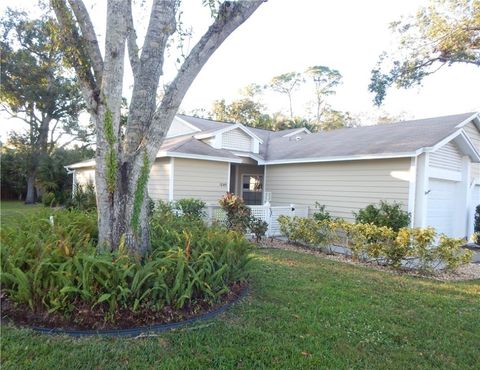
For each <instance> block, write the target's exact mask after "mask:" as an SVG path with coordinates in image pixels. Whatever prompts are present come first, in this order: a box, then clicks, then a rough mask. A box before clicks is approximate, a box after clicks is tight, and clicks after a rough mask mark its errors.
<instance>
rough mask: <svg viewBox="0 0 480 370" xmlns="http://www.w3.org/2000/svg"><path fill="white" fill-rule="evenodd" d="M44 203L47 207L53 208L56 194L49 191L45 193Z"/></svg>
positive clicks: (43, 196)
mask: <svg viewBox="0 0 480 370" xmlns="http://www.w3.org/2000/svg"><path fill="white" fill-rule="evenodd" d="M42 203H43V205H44V206H45V207H53V206H54V205H55V194H54V193H52V192H49V191H47V192H46V193H43V195H42Z"/></svg>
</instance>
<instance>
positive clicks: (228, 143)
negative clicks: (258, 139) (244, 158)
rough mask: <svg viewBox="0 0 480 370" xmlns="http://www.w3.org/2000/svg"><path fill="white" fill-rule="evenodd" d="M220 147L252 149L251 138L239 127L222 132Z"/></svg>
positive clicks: (242, 149)
mask: <svg viewBox="0 0 480 370" xmlns="http://www.w3.org/2000/svg"><path fill="white" fill-rule="evenodd" d="M222 148H226V149H233V150H240V151H243V152H251V151H252V138H251V137H250V136H249V135H247V134H246V133H245V132H243V131H242V130H240V129H238V128H237V129H235V130H230V131H227V132H225V133H223V134H222Z"/></svg>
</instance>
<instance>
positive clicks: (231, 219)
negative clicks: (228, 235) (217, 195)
mask: <svg viewBox="0 0 480 370" xmlns="http://www.w3.org/2000/svg"><path fill="white" fill-rule="evenodd" d="M219 204H220V206H221V207H222V209H223V210H224V211H225V213H226V214H227V221H226V226H227V227H228V228H229V229H232V230H235V231H238V232H240V233H242V234H245V233H246V232H247V230H248V229H249V226H250V220H251V216H252V212H251V210H250V208H248V207H247V206H246V205H245V202H244V201H243V199H242V198H241V197H238V196H236V195H234V194H232V193H226V194H225V195H224V196H223V197H222V198H221V199H220V201H219Z"/></svg>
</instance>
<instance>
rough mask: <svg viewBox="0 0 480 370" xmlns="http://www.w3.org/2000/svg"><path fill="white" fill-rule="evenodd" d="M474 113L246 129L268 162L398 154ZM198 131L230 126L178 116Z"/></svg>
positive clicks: (429, 143) (441, 134) (422, 144)
mask: <svg viewBox="0 0 480 370" xmlns="http://www.w3.org/2000/svg"><path fill="white" fill-rule="evenodd" d="M474 114H475V113H474V112H472V113H463V114H456V115H451V116H444V117H435V118H427V119H418V120H412V121H405V122H398V123H391V124H382V125H375V126H363V127H358V128H346V129H339V130H333V131H328V132H319V133H315V134H310V135H302V137H301V140H298V141H296V140H295V137H283V136H284V135H286V134H288V133H291V132H293V131H295V130H298V129H289V130H283V131H277V132H274V131H268V130H263V129H258V128H250V127H249V128H248V129H249V130H251V131H252V132H253V133H254V134H255V135H257V136H259V137H260V138H261V139H262V140H263V142H264V143H263V144H261V145H260V155H259V156H260V157H261V158H263V159H265V160H268V161H275V160H284V159H300V158H305V159H307V158H320V157H348V156H356V155H381V154H391V155H399V154H405V153H413V152H415V151H416V150H418V149H421V148H425V147H431V146H433V145H435V144H437V143H438V142H440V141H441V140H443V139H444V138H446V137H447V136H449V135H450V134H452V133H453V132H455V131H456V130H457V128H456V126H457V125H459V124H460V123H462V122H463V121H465V120H466V119H468V118H469V117H471V116H473V115H474ZM180 117H181V118H182V119H184V120H186V121H187V122H189V123H191V124H193V125H194V126H196V127H198V128H199V129H201V130H202V131H203V130H207V131H208V132H211V131H212V130H214V129H215V128H217V129H222V128H224V127H227V126H228V125H232V124H233V123H228V122H216V121H211V120H207V119H203V118H197V117H190V116H186V115H180Z"/></svg>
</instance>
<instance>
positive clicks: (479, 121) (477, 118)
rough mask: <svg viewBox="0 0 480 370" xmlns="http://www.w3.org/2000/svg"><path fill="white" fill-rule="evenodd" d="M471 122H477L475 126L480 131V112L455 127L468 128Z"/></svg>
mask: <svg viewBox="0 0 480 370" xmlns="http://www.w3.org/2000/svg"><path fill="white" fill-rule="evenodd" d="M471 121H477V122H476V123H475V126H477V128H478V129H479V130H480V112H477V113H474V114H472V115H471V116H470V117H468V118H467V119H466V120H465V121H463V122H460V123H459V124H458V125H456V126H455V127H458V128H462V127H463V126H466V125H467V124H469V123H470V122H471Z"/></svg>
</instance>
